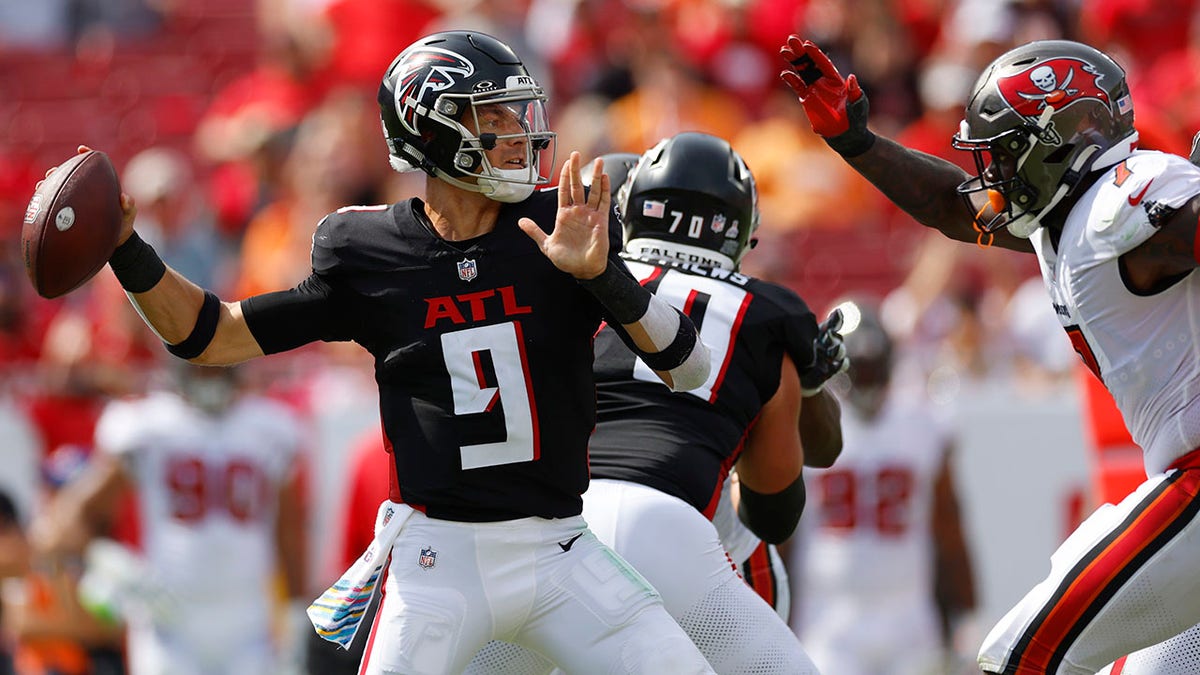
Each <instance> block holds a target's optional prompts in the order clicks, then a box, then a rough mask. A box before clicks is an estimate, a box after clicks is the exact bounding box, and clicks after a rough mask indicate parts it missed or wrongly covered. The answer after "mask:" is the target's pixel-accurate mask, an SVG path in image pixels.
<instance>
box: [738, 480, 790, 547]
mask: <svg viewBox="0 0 1200 675" xmlns="http://www.w3.org/2000/svg"><path fill="white" fill-rule="evenodd" d="M738 492H739V493H740V494H739V497H740V499H739V501H738V518H740V519H741V521H742V522H743V523H745V525H746V527H748V528H750V531H751V532H753V533H754V535H755V536H757V537H758V538H759V539H762V540H763V541H765V542H767V543H768V544H782V543H783V542H785V541H787V538H788V537H790V536H792V532H793V531H795V529H796V523H798V522H800V514H801V513H803V512H804V502H805V497H806V493H805V491H804V477H803V476H797V477H796V480H795V481H793V482H792V484H791V485H789V486H787V487H785V488H784V489H782V490H780V491H779V492H776V493H774V494H769V495H765V494H762V493H760V492H755V491H754V490H751V489H750V488H747V487H746V484H745V483H742V484H740V485H739V486H738Z"/></svg>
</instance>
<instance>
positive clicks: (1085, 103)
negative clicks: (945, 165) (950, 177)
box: [953, 40, 1138, 237]
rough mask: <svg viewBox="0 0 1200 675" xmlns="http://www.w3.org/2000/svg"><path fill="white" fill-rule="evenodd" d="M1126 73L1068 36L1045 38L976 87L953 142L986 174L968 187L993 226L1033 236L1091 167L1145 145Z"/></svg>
mask: <svg viewBox="0 0 1200 675" xmlns="http://www.w3.org/2000/svg"><path fill="white" fill-rule="evenodd" d="M1137 138H1138V136H1137V131H1135V130H1134V128H1133V103H1132V101H1131V100H1130V96H1129V86H1128V85H1127V84H1126V82H1125V71H1124V70H1122V69H1121V67H1120V66H1118V65H1117V64H1116V62H1114V61H1113V60H1112V59H1111V58H1109V57H1108V56H1106V55H1105V54H1103V53H1101V52H1100V51H1098V50H1096V49H1093V48H1092V47H1089V46H1087V45H1084V44H1080V43H1078V42H1071V41H1068V40H1039V41H1036V42H1031V43H1029V44H1026V45H1023V46H1021V47H1017V48H1016V49H1013V50H1011V51H1009V52H1007V53H1005V54H1004V55H1002V56H1000V58H998V59H996V60H995V61H993V62H992V64H991V65H989V66H988V67H987V69H986V70H985V71H984V72H983V74H982V75H981V76H980V77H979V80H978V81H977V82H976V83H975V88H974V90H973V91H972V94H971V98H970V100H969V101H968V103H967V109H966V117H965V119H963V121H962V123H961V125H960V127H959V131H958V134H956V135H955V136H954V140H953V145H954V147H955V148H957V149H959V150H966V151H970V152H971V153H973V154H974V156H975V166H976V171H977V175H976V176H975V177H974V178H972V179H970V180H968V181H965V182H963V184H962V185H960V186H959V187H958V192H959V194H961V195H963V198H964V199H965V200H966V201H967V204H968V206H969V207H970V208H971V209H972V211H974V210H975V209H976V208H979V207H980V206H981V204H983V202H982V200H973V199H972V196H973V195H975V194H976V193H980V192H984V193H986V195H987V197H988V200H987V204H988V205H990V207H991V211H993V212H994V213H992V214H990V215H987V216H985V215H984V213H985V212H986V211H988V208H987V206H984V208H983V209H981V210H980V211H979V212H978V214H977V215H976V225H977V226H978V227H979V229H981V230H983V231H984V232H994V231H996V230H998V229H999V228H1000V227H1002V226H1007V227H1008V230H1009V232H1011V233H1012V234H1014V235H1016V236H1018V237H1028V236H1030V235H1031V234H1033V232H1034V231H1035V230H1036V229H1037V228H1038V227H1039V226H1040V225H1041V220H1042V218H1043V217H1044V216H1046V215H1047V214H1048V213H1050V212H1051V211H1052V210H1053V209H1054V207H1055V206H1057V205H1058V204H1059V203H1060V202H1061V201H1062V200H1063V198H1065V197H1067V196H1068V195H1070V194H1071V193H1072V192H1073V191H1074V190H1075V189H1076V188H1077V187H1079V186H1080V184H1081V182H1082V179H1083V178H1084V177H1085V176H1086V175H1087V174H1088V173H1090V172H1092V171H1097V170H1099V169H1103V168H1105V167H1108V166H1112V165H1113V164H1116V163H1117V162H1119V161H1121V160H1122V159H1124V158H1125V157H1127V156H1129V154H1130V153H1131V152H1133V149H1134V148H1135V147H1136V145H1137Z"/></svg>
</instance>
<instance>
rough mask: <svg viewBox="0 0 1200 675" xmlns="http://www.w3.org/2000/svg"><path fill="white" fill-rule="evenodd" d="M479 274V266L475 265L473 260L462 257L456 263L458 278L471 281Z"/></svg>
mask: <svg viewBox="0 0 1200 675" xmlns="http://www.w3.org/2000/svg"><path fill="white" fill-rule="evenodd" d="M477 276H479V268H478V267H476V266H475V261H474V260H473V259H472V260H468V259H466V258H463V259H462V260H461V261H459V263H458V278H459V279H462V280H463V281H471V280H473V279H474V278H475V277H477Z"/></svg>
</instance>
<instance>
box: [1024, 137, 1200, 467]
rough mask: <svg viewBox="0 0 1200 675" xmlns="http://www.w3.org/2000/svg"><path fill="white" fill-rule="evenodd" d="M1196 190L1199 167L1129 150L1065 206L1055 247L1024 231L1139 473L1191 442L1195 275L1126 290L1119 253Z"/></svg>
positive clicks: (1197, 315) (1198, 396)
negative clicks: (1135, 454) (1109, 401)
mask: <svg viewBox="0 0 1200 675" xmlns="http://www.w3.org/2000/svg"><path fill="white" fill-rule="evenodd" d="M1197 194H1200V169H1198V168H1197V167H1195V166H1193V165H1192V164H1190V163H1189V162H1188V161H1187V160H1185V159H1183V158H1181V157H1177V156H1175V155H1169V154H1165V153H1160V152H1151V151H1138V152H1134V153H1133V154H1132V155H1131V156H1130V157H1129V158H1127V159H1125V160H1124V161H1122V162H1120V163H1119V164H1116V165H1114V166H1112V167H1110V168H1109V169H1107V170H1106V171H1105V172H1104V173H1103V174H1102V175H1101V177H1100V178H1099V179H1098V180H1097V181H1096V183H1095V184H1094V185H1092V187H1091V188H1089V189H1088V190H1087V192H1086V193H1084V194H1083V196H1082V197H1081V198H1080V199H1079V202H1078V203H1077V204H1076V205H1075V206H1074V207H1073V208H1072V209H1071V212H1070V214H1069V215H1068V217H1067V220H1066V223H1065V224H1064V226H1063V232H1062V237H1061V239H1060V240H1059V242H1058V246H1057V247H1055V246H1054V245H1053V243H1052V241H1051V233H1050V232H1049V230H1047V228H1041V229H1039V230H1038V231H1037V232H1035V233H1034V235H1033V237H1032V238H1031V239H1030V241H1031V242H1032V243H1033V245H1034V248H1035V250H1036V251H1037V253H1038V257H1039V259H1040V261H1039V262H1040V266H1041V271H1042V278H1043V279H1044V281H1045V282H1046V287H1047V289H1048V291H1049V293H1050V299H1051V301H1052V302H1053V303H1054V310H1055V312H1056V313H1057V314H1058V318H1059V321H1061V322H1062V325H1063V327H1064V328H1066V330H1067V333H1068V335H1070V337H1071V342H1072V344H1073V345H1074V346H1075V350H1076V351H1077V352H1079V354H1080V356H1081V357H1082V358H1083V360H1084V362H1085V363H1086V364H1087V365H1088V367H1089V368H1091V370H1092V371H1093V372H1094V373H1095V374H1096V375H1098V376H1099V377H1100V378H1101V379H1102V380H1103V381H1104V384H1105V385H1106V386H1107V387H1108V389H1109V391H1111V392H1112V394H1113V398H1114V399H1115V400H1116V403H1117V406H1118V407H1119V408H1120V410H1121V414H1122V415H1123V416H1124V418H1125V424H1126V426H1128V427H1129V430H1130V432H1131V433H1132V434H1133V439H1134V441H1135V442H1137V444H1138V445H1139V446H1141V447H1142V449H1143V452H1144V453H1145V465H1146V471H1147V473H1148V474H1154V473H1158V472H1160V471H1163V470H1164V469H1166V468H1167V467H1168V466H1170V464H1171V463H1172V462H1173V461H1174V460H1175V459H1177V458H1178V457H1180V456H1182V455H1184V454H1186V453H1188V452H1190V451H1191V450H1193V449H1195V448H1196V447H1197V446H1200V344H1198V342H1197V340H1196V337H1195V336H1196V331H1197V329H1198V327H1200V326H1198V323H1200V275H1197V274H1194V273H1193V274H1188V275H1186V276H1184V277H1183V278H1182V279H1179V280H1176V281H1175V282H1174V283H1173V284H1170V285H1167V284H1164V286H1166V287H1165V288H1162V289H1159V290H1158V291H1157V292H1156V293H1153V294H1144V295H1143V294H1138V293H1134V292H1132V291H1130V290H1129V289H1128V288H1127V287H1126V285H1125V283H1124V281H1123V279H1122V276H1121V270H1120V266H1119V264H1118V258H1119V257H1120V256H1121V255H1122V254H1124V253H1127V252H1128V251H1130V250H1132V249H1134V248H1136V247H1137V246H1139V245H1140V244H1142V243H1143V242H1145V241H1146V240H1147V239H1149V238H1150V237H1151V236H1153V235H1154V233H1155V232H1157V231H1158V227H1159V226H1160V225H1161V223H1162V222H1163V220H1164V219H1165V218H1166V217H1168V216H1169V215H1170V214H1171V213H1173V212H1174V211H1175V210H1177V209H1178V208H1179V207H1181V206H1183V205H1184V204H1185V203H1187V201H1188V200H1190V199H1191V198H1192V197H1194V196H1196V195H1197Z"/></svg>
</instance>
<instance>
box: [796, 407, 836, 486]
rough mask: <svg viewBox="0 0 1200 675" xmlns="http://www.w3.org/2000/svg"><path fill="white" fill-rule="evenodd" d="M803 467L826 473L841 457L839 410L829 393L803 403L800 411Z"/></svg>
mask: <svg viewBox="0 0 1200 675" xmlns="http://www.w3.org/2000/svg"><path fill="white" fill-rule="evenodd" d="M799 430H800V444H801V445H802V446H804V466H811V467H816V468H820V469H826V468H829V467H831V466H833V463H834V461H836V460H837V458H838V455H840V454H841V453H842V406H841V404H840V403H838V400H837V398H836V397H834V395H833V394H831V393H829V390H828V389H822V390H821V391H820V392H818V393H817V394H816V395H814V396H808V397H805V399H804V404H803V405H802V406H801V408H800V423H799Z"/></svg>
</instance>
